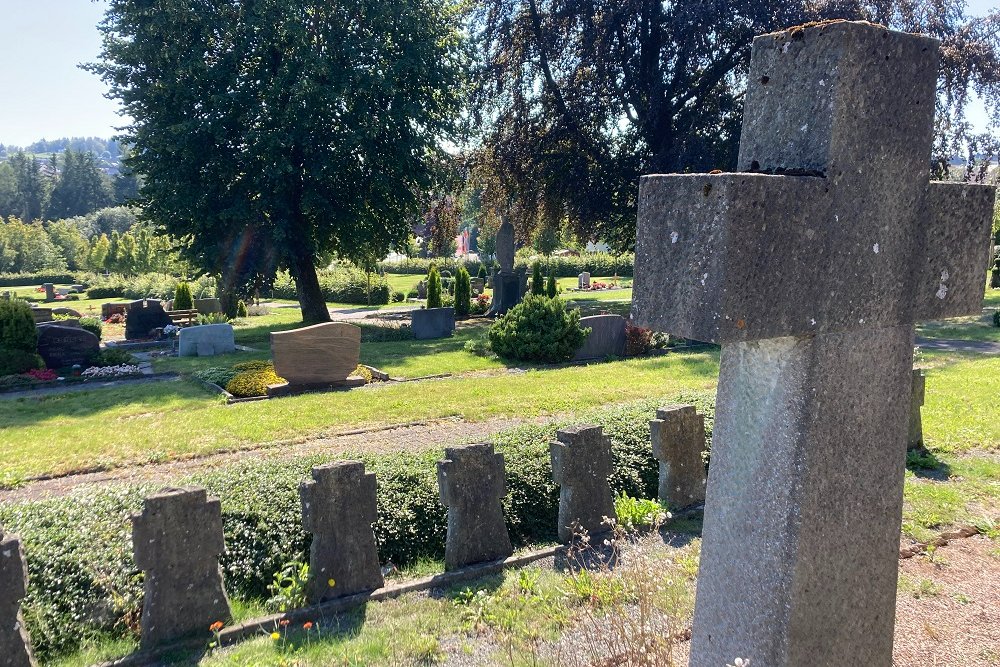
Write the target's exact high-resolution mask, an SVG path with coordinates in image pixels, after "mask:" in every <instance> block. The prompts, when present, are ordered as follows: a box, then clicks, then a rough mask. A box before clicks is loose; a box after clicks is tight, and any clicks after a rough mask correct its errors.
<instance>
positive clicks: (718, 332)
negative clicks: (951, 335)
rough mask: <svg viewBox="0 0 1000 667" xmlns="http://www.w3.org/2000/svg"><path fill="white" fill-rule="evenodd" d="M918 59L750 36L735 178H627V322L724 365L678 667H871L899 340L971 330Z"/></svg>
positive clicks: (962, 230)
mask: <svg viewBox="0 0 1000 667" xmlns="http://www.w3.org/2000/svg"><path fill="white" fill-rule="evenodd" d="M937 50H938V42H937V41H936V40H934V39H930V38H927V37H922V36H918V35H912V34H903V33H897V32H891V31H888V30H886V29H884V28H881V27H879V26H875V25H872V24H867V23H848V22H837V23H827V24H819V25H813V26H810V27H802V28H793V29H791V30H786V31H783V32H778V33H774V34H770V35H763V36H760V37H757V38H756V39H755V40H754V44H753V55H752V62H751V67H750V74H749V79H748V90H747V99H746V108H745V111H744V121H743V133H742V136H741V140H740V153H739V160H738V165H739V169H740V171H741V173H732V174H717V175H679V176H647V177H645V178H643V179H642V183H641V186H640V193H639V226H638V237H637V246H636V277H635V297H634V306H633V316H634V317H635V319H636V320H637V321H638V323H639V324H641V325H642V326H651V327H654V328H656V329H658V330H661V331H668V332H670V333H673V334H678V335H680V336H685V337H687V338H693V339H697V340H702V341H711V342H716V343H721V345H722V361H721V368H720V374H719V388H718V398H717V407H716V415H717V417H716V422H715V429H714V436H713V451H712V463H711V467H710V470H709V481H708V497H707V500H706V508H705V523H704V533H703V542H702V556H701V570H700V574H699V579H698V592H697V603H696V610H695V618H694V628H693V637H692V646H691V665H692V666H696V667H701V666H707V665H713V666H714V665H724V664H727V662H730V663H731V662H732V661H733V659H734V658H736V657H743V658H749V659H750V664H752V665H768V666H769V667H773V666H778V665H807V664H808V665H833V664H837V665H840V664H844V665H848V664H850V665H875V666H888V665H890V663H891V659H892V636H893V621H894V613H895V598H896V574H897V562H896V560H897V550H898V546H899V528H900V521H901V513H902V502H903V472H904V465H905V460H906V439H907V430H908V424H907V422H908V419H909V412H910V387H911V376H910V372H911V368H912V359H913V330H914V329H913V325H914V323H915V322H917V321H919V320H923V319H937V318H941V317H950V316H956V315H968V314H974V313H978V312H979V311H980V307H981V300H982V296H983V286H984V283H985V269H986V266H987V262H988V259H989V258H988V251H989V231H990V218H991V212H992V207H993V200H994V189H993V188H992V187H987V186H981V185H963V184H950V183H948V184H946V183H930V182H929V181H928V172H929V164H930V151H931V138H932V123H933V115H934V100H935V84H936V80H937V63H938V54H937Z"/></svg>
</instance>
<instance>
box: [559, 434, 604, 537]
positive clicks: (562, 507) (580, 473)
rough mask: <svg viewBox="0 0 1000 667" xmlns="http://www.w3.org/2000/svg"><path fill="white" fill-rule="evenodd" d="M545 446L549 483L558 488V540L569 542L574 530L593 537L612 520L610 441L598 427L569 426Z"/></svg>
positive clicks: (602, 530)
mask: <svg viewBox="0 0 1000 667" xmlns="http://www.w3.org/2000/svg"><path fill="white" fill-rule="evenodd" d="M556 439H557V441H556V442H552V443H550V444H549V456H550V457H551V459H552V479H553V480H554V481H555V483H556V484H558V485H559V539H560V541H562V542H569V541H570V540H571V539H572V538H573V531H574V529H575V528H576V527H579V528H582V529H583V530H585V531H587V533H588V534H591V535H596V534H597V533H602V532H605V531H607V530H609V529H610V528H611V526H610V525H609V524H608V523H607V521H606V520H607V519H614V518H615V501H614V498H613V497H612V496H611V484H610V483H609V482H608V477H609V476H610V475H611V441H610V440H608V439H607V438H606V437H605V436H604V430H603V429H602V428H601V427H600V426H573V427H570V428H566V429H562V430H560V431H558V432H557V433H556Z"/></svg>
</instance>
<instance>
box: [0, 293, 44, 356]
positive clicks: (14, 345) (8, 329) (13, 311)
mask: <svg viewBox="0 0 1000 667" xmlns="http://www.w3.org/2000/svg"><path fill="white" fill-rule="evenodd" d="M37 346H38V331H37V329H36V328H35V318H34V317H33V316H32V314H31V306H29V305H28V302H27V301H22V300H21V299H10V300H7V299H0V349H4V350H22V351H25V352H34V351H35V348H36V347H37Z"/></svg>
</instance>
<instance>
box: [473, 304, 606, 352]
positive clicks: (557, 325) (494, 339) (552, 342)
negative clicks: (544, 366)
mask: <svg viewBox="0 0 1000 667" xmlns="http://www.w3.org/2000/svg"><path fill="white" fill-rule="evenodd" d="M589 333H590V329H583V328H582V327H580V311H579V310H576V309H574V310H571V311H567V310H566V304H565V303H563V301H562V299H559V298H555V299H551V298H549V297H547V296H544V295H542V296H539V295H537V294H529V295H528V296H526V297H525V298H524V301H522V302H521V303H519V304H517V305H516V306H514V307H513V308H511V309H510V310H509V311H507V314H506V315H504V316H503V317H501V318H500V319H498V320H497V321H496V322H494V323H493V326H491V327H490V330H489V339H490V346H491V347H492V348H493V351H494V352H496V353H497V354H498V355H500V356H501V357H507V358H510V359H522V360H525V361H541V362H546V363H556V362H560V361H566V360H567V359H569V358H570V357H572V356H573V354H574V353H575V352H576V351H577V350H578V349H580V346H581V345H583V341H584V340H586V338H587V335H588V334H589Z"/></svg>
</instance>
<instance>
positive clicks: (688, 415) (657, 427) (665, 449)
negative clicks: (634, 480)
mask: <svg viewBox="0 0 1000 667" xmlns="http://www.w3.org/2000/svg"><path fill="white" fill-rule="evenodd" d="M649 436H650V440H651V442H652V445H653V458H655V459H656V460H657V461H659V462H660V489H659V491H660V493H659V495H660V500H662V501H663V502H665V503H667V506H668V507H669V508H670V509H680V508H682V507H688V506H689V505H695V504H697V503H701V502H703V501H704V500H705V461H704V460H702V458H701V454H702V452H703V451H704V450H705V417H704V416H703V415H699V414H698V411H697V410H696V409H695V407H694V406H693V405H670V406H667V407H665V408H660V409H659V410H657V411H656V419H654V420H652V421H650V422H649Z"/></svg>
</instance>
